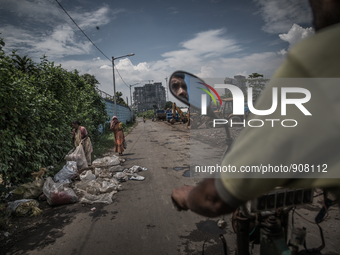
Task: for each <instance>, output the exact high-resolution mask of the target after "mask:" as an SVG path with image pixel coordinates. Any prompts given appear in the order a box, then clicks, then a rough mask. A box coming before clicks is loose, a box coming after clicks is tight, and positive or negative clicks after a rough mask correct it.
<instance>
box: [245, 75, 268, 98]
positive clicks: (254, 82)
mask: <svg viewBox="0 0 340 255" xmlns="http://www.w3.org/2000/svg"><path fill="white" fill-rule="evenodd" d="M268 81H269V79H265V78H263V74H259V73H252V74H250V75H248V79H247V82H248V84H249V87H251V88H252V89H253V100H256V99H257V98H258V97H259V96H260V94H261V92H262V90H263V89H264V87H265V86H266V84H267V82H268Z"/></svg>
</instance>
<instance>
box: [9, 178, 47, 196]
mask: <svg viewBox="0 0 340 255" xmlns="http://www.w3.org/2000/svg"><path fill="white" fill-rule="evenodd" d="M44 183H45V180H35V181H33V182H28V183H25V184H23V185H20V186H19V187H18V188H16V189H15V190H14V191H13V194H14V195H16V197H17V198H23V199H31V198H37V197H39V195H40V194H41V193H42V192H43V191H42V190H43V186H44Z"/></svg>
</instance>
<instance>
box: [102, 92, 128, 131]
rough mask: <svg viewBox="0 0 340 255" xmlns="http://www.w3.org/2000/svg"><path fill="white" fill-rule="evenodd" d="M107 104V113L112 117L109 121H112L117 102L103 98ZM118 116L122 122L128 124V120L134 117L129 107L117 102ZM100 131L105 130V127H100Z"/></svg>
mask: <svg viewBox="0 0 340 255" xmlns="http://www.w3.org/2000/svg"><path fill="white" fill-rule="evenodd" d="M103 100H104V102H105V105H106V113H107V115H108V116H109V117H110V120H109V121H107V122H108V123H110V121H111V119H112V117H113V116H114V115H115V103H114V102H113V101H111V100H109V99H105V98H103ZM117 118H118V120H119V121H120V122H123V123H125V124H126V122H127V121H131V120H132V118H133V113H132V111H131V110H130V108H129V107H127V106H124V105H121V104H117ZM99 130H100V132H102V131H103V127H100V129H99Z"/></svg>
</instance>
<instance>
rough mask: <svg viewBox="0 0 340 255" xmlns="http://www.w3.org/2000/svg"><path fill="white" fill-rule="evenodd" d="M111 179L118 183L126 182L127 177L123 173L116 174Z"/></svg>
mask: <svg viewBox="0 0 340 255" xmlns="http://www.w3.org/2000/svg"><path fill="white" fill-rule="evenodd" d="M113 177H114V178H116V179H117V180H118V181H120V182H126V181H127V180H128V176H127V174H126V173H124V172H118V173H116V174H115V175H114V176H113Z"/></svg>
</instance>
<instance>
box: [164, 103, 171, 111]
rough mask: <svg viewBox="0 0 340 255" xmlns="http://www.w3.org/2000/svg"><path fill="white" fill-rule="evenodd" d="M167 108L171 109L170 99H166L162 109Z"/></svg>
mask: <svg viewBox="0 0 340 255" xmlns="http://www.w3.org/2000/svg"><path fill="white" fill-rule="evenodd" d="M168 108H169V109H172V102H171V101H166V102H165V104H164V106H163V109H164V110H167V109H168Z"/></svg>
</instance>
